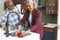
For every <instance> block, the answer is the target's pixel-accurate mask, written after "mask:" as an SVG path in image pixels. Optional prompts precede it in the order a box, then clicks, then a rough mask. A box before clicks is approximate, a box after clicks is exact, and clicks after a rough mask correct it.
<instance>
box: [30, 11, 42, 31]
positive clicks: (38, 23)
mask: <svg viewBox="0 0 60 40" xmlns="http://www.w3.org/2000/svg"><path fill="white" fill-rule="evenodd" d="M36 15H37V17H36V21H35V24H34V25H33V26H32V27H31V28H30V31H34V30H36V29H37V28H38V27H39V26H41V25H42V22H41V18H42V13H41V12H40V11H37V13H36Z"/></svg>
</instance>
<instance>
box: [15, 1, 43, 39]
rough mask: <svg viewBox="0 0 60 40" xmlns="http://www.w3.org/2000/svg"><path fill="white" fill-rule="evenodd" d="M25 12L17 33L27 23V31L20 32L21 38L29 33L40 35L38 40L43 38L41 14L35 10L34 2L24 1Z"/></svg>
mask: <svg viewBox="0 0 60 40" xmlns="http://www.w3.org/2000/svg"><path fill="white" fill-rule="evenodd" d="M25 4H26V8H27V10H26V12H25V14H24V17H23V19H22V20H21V22H20V24H19V27H18V30H17V32H16V33H18V32H19V31H20V29H21V27H22V26H23V25H24V24H25V23H26V21H28V23H29V26H28V27H29V29H28V30H27V31H24V32H22V36H25V35H26V34H27V33H29V32H35V33H39V34H40V39H42V37H43V27H42V20H41V19H42V13H41V11H40V10H38V9H37V8H36V5H35V3H34V0H26V1H25ZM26 28H27V27H26Z"/></svg>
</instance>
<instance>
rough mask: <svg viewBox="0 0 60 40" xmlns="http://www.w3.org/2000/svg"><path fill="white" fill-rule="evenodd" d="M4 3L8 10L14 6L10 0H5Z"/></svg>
mask: <svg viewBox="0 0 60 40" xmlns="http://www.w3.org/2000/svg"><path fill="white" fill-rule="evenodd" d="M6 5H7V7H8V8H9V9H10V10H11V9H13V7H14V4H13V2H12V1H7V2H6Z"/></svg>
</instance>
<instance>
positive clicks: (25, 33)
mask: <svg viewBox="0 0 60 40" xmlns="http://www.w3.org/2000/svg"><path fill="white" fill-rule="evenodd" d="M29 32H30V30H27V31H22V36H26V35H27V34H28V33H29Z"/></svg>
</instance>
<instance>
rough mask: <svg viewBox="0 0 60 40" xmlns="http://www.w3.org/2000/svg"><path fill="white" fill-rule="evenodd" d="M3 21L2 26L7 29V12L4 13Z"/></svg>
mask: <svg viewBox="0 0 60 40" xmlns="http://www.w3.org/2000/svg"><path fill="white" fill-rule="evenodd" d="M1 19H2V26H3V27H5V26H6V21H7V16H6V14H5V12H3V14H2V18H1Z"/></svg>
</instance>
